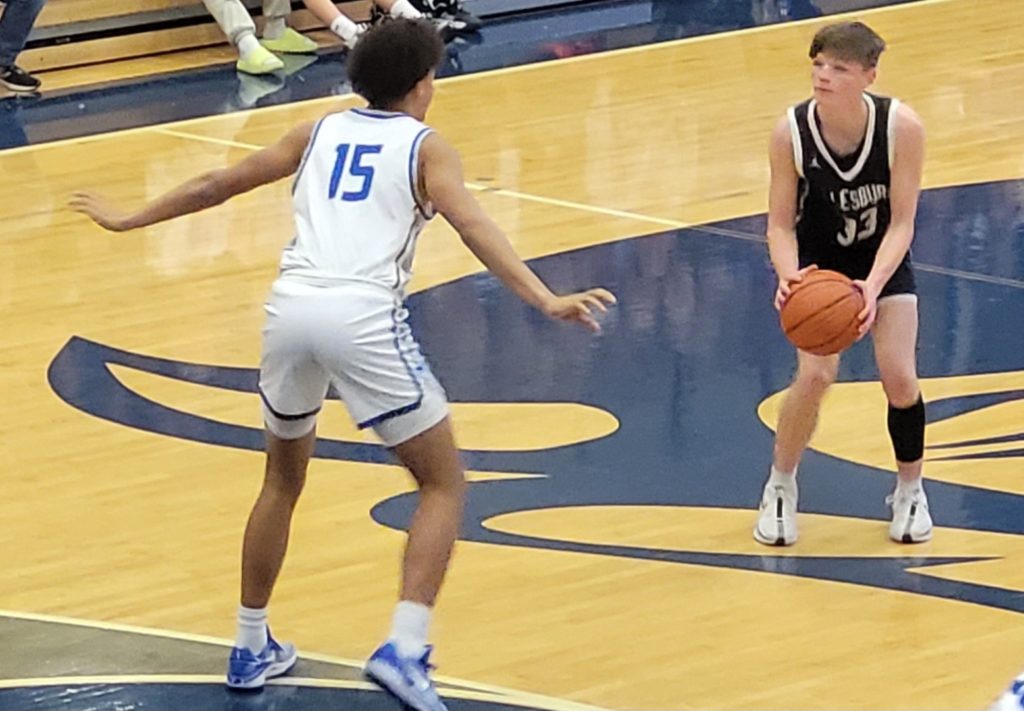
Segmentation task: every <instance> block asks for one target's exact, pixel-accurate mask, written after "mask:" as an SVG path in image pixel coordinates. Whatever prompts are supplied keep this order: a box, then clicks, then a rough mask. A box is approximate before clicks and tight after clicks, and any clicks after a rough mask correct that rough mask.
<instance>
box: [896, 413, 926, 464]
mask: <svg viewBox="0 0 1024 711" xmlns="http://www.w3.org/2000/svg"><path fill="white" fill-rule="evenodd" d="M889 437H890V438H891V439H892V448H893V450H894V451H895V452H896V461H897V462H916V461H917V460H918V459H920V458H921V457H923V456H924V399H923V398H921V397H918V398H917V402H916V403H914V404H913V405H911V406H910V407H893V406H892V405H889Z"/></svg>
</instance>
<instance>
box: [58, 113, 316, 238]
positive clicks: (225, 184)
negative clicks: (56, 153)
mask: <svg viewBox="0 0 1024 711" xmlns="http://www.w3.org/2000/svg"><path fill="white" fill-rule="evenodd" d="M313 126H314V124H313V123H306V124H302V125H300V126H297V127H296V128H294V129H292V130H291V131H289V132H288V133H287V134H285V136H284V137H283V138H281V140H279V141H278V142H277V143H275V144H274V145H272V146H268V147H267V148H264V149H263V150H261V151H259V152H258V153H254V154H253V155H251V156H249V157H248V158H246V159H245V160H243V161H242V162H240V163H236V164H235V165H233V166H231V167H229V168H223V169H220V170H213V171H210V172H209V173H204V174H203V175H200V176H198V177H195V178H192V179H191V180H189V181H187V182H185V183H182V184H181V185H179V186H178V187H176V188H174V189H173V190H171V191H169V192H167V193H164V194H163V195H161V196H160V197H158V198H155V199H154V200H152V201H151V202H149V203H148V204H147V205H145V206H144V207H142V208H141V209H140V210H138V211H137V212H127V211H125V210H122V209H121V208H119V207H117V206H116V205H113V204H112V203H110V202H109V201H108V200H107V199H106V198H104V197H102V196H100V195H97V194H95V193H92V192H88V191H78V192H75V193H73V194H72V195H71V199H70V200H69V201H68V205H69V206H70V207H71V209H72V210H75V211H77V212H81V213H84V214H86V215H88V216H89V217H90V218H92V220H93V221H94V222H95V223H96V224H98V225H100V226H101V227H103V228H105V229H108V230H111V231H113V232H124V231H125V230H132V229H135V228H138V227H146V226H147V225H152V224H156V223H157V222H163V221H165V220H170V219H173V218H175V217H180V216H181V215H187V214H189V213H192V212H199V211H200V210H205V209H206V208H209V207H213V206H214V205H219V204H221V203H222V202H224V201H226V200H228V199H229V198H232V197H234V196H235V195H240V194H241V193H245V192H249V191H250V190H253V189H254V188H258V187H259V186H261V185H266V184H267V183H272V182H274V181H276V180H280V179H281V178H284V177H287V176H289V175H291V174H293V173H294V172H295V171H296V170H297V169H298V167H299V163H300V162H301V161H302V155H303V153H304V152H305V150H306V145H307V144H308V143H309V137H310V135H311V133H312V130H313Z"/></svg>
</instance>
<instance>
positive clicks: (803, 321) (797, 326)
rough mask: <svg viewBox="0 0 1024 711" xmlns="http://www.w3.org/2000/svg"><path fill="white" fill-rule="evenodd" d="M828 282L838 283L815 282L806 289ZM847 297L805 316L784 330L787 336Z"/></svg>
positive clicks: (844, 296) (831, 302) (841, 297)
mask: <svg viewBox="0 0 1024 711" xmlns="http://www.w3.org/2000/svg"><path fill="white" fill-rule="evenodd" d="M829 281H839V280H838V279H831V280H822V281H819V282H815V283H814V284H808V288H810V287H813V286H815V284H827V283H828V282H829ZM840 283H841V282H840ZM853 291H856V289H854V290H853ZM847 296H849V294H843V295H842V296H840V297H839V298H838V299H836V300H834V301H830V302H829V303H827V304H825V305H824V306H823V307H821V308H820V309H818V310H817V311H813V312H811V313H810V314H808V315H807V316H804V317H803V318H802V319H800V320H799V321H797V322H796V323H794V324H793V325H791V326H790V327H789V328H787V329H786V333H787V334H788V333H792V332H793V331H795V330H796V329H798V328H800V327H801V326H803V325H804V324H805V323H807V321H808V320H809V319H812V318H814V317H815V316H817V315H818V314H820V313H823V312H825V311H828V310H829V309H830V308H832V307H833V306H835V305H836V304H838V303H839V302H840V301H843V300H844V299H845V298H846V297H847Z"/></svg>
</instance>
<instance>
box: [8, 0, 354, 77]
mask: <svg viewBox="0 0 1024 711" xmlns="http://www.w3.org/2000/svg"><path fill="white" fill-rule="evenodd" d="M243 2H244V3H245V5H246V7H248V8H249V9H250V12H252V14H253V15H254V17H255V19H256V23H257V26H258V25H259V23H260V19H261V18H260V17H259V14H260V12H261V8H262V2H261V0H243ZM292 6H293V8H295V11H294V12H293V13H292V15H291V17H290V18H289V23H290V24H291V25H292V26H293V27H295V28H296V29H298V30H310V29H314V28H321V27H323V25H322V23H320V22H319V21H318V20H317V19H316V18H314V17H313V16H312V15H311V14H310V13H309V12H308V11H307V10H305V9H299V8H302V3H301V2H293V3H292ZM128 7H130V8H131V11H130V12H128V11H126V8H128ZM338 7H339V8H340V9H341V10H342V11H343V12H345V13H346V14H348V15H349V16H351V17H352V18H354V19H356V20H357V21H362V20H366V19H367V18H368V17H369V14H370V1H369V0H350V1H348V2H339V3H338ZM226 42H227V39H226V38H225V37H224V35H223V33H222V32H221V31H220V28H219V27H218V26H217V24H216V23H215V22H214V21H213V18H212V17H211V16H210V14H209V13H208V12H207V11H206V7H205V6H204V5H203V4H202V2H200V1H199V0H131V1H130V2H129V1H128V0H49V2H47V4H46V5H45V6H44V7H43V11H42V13H41V14H40V16H39V19H38V20H37V21H36V25H35V27H34V28H33V31H32V34H31V35H30V37H29V44H28V47H27V48H26V50H25V51H24V52H23V53H22V54H21V55H20V56H19V58H18V63H19V64H20V65H21V66H23V67H24V68H25V69H27V70H28V71H46V70H51V69H60V68H65V67H76V66H83V65H87V64H98V63H103V62H112V61H116V60H119V59H128V58H132V57H143V56H147V55H153V54H160V53H164V52H173V51H179V50H186V49H195V48H199V47H207V46H211V45H217V44H223V43H226Z"/></svg>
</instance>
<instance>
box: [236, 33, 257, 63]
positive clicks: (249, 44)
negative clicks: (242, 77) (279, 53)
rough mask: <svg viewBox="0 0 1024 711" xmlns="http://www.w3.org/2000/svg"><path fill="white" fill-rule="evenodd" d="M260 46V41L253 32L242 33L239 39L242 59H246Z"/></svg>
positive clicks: (239, 50)
mask: <svg viewBox="0 0 1024 711" xmlns="http://www.w3.org/2000/svg"><path fill="white" fill-rule="evenodd" d="M259 48H260V43H259V42H258V41H257V40H256V37H254V36H253V35H252V34H245V35H242V37H241V39H239V40H238V54H239V56H240V57H241V58H242V59H245V58H246V57H248V56H249V55H250V54H251V53H252V52H254V51H256V50H257V49H259Z"/></svg>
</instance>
